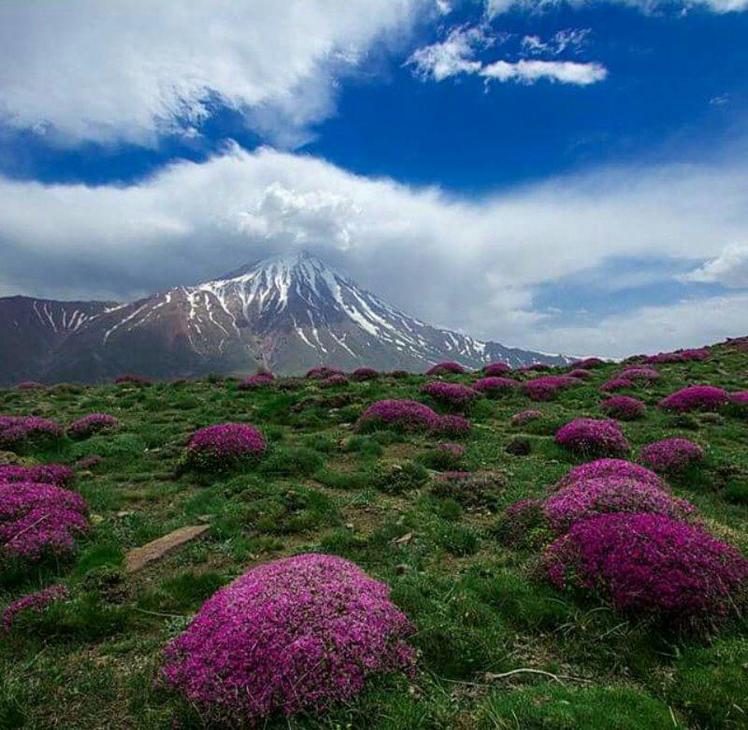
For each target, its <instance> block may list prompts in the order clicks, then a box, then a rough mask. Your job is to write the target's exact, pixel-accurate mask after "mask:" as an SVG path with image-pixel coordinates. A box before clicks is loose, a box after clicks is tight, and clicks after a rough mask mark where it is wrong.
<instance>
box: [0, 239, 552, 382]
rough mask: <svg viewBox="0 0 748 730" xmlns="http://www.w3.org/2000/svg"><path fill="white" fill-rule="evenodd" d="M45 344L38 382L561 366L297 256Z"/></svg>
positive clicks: (176, 293) (184, 290) (157, 300)
mask: <svg viewBox="0 0 748 730" xmlns="http://www.w3.org/2000/svg"><path fill="white" fill-rule="evenodd" d="M3 301H4V300H0V313H2V309H3V306H4V305H3ZM31 301H33V300H31ZM49 347H50V348H51V353H50V355H49V357H48V358H47V361H48V362H47V367H46V370H45V372H44V373H43V375H44V377H46V379H49V380H86V381H91V380H98V379H102V378H108V377H112V376H114V375H117V374H119V373H122V372H125V371H132V372H138V373H141V374H145V375H150V376H153V377H175V376H194V375H200V374H205V373H208V372H223V373H227V372H236V373H245V372H251V371H253V370H255V369H256V368H257V367H258V366H259V365H262V366H264V367H268V368H271V369H272V370H274V371H276V372H278V373H284V374H294V373H301V372H303V371H305V370H306V369H308V368H309V367H312V366H314V365H319V364H325V365H331V366H335V367H340V368H343V369H352V368H356V367H360V366H362V365H368V366H371V367H375V368H378V369H383V370H384V369H387V370H392V369H405V370H412V371H422V370H425V369H427V368H428V367H429V366H430V365H431V364H433V363H435V362H438V361H440V360H447V359H448V360H457V361H458V362H461V363H462V364H464V365H465V366H467V367H479V366H481V365H482V364H484V363H486V362H490V361H497V360H503V361H505V362H508V363H509V364H511V365H513V366H520V365H526V364H529V363H533V362H546V363H554V364H555V363H563V362H565V361H566V359H565V358H563V357H560V356H553V355H545V354H542V353H537V352H531V351H525V350H519V349H513V348H507V347H504V346H503V345H500V344H498V343H494V342H482V341H479V340H475V339H473V338H471V337H468V336H465V335H461V334H458V333H455V332H450V331H449V330H442V329H438V328H435V327H432V326H430V325H428V324H426V323H424V322H421V321H420V320H418V319H415V318H413V317H410V316H408V315H407V314H404V313H403V312H400V311H399V310H397V309H395V308H393V307H391V306H390V305H388V304H387V303H385V302H383V301H382V300H381V299H379V297H377V296H376V295H374V294H372V293H370V292H367V291H365V290H363V289H361V288H359V287H358V286H357V285H356V284H355V283H354V282H352V281H351V280H350V279H348V278H346V277H344V276H342V275H341V274H338V273H337V272H335V271H333V270H332V269H330V268H328V267H327V266H325V265H324V264H323V263H322V262H321V261H319V260H318V259H316V258H314V257H312V256H309V255H308V254H299V255H295V256H280V257H275V258H271V259H266V260H264V261H260V262H259V263H257V264H254V265H252V266H248V267H245V268H243V269H240V270H238V271H235V272H233V273H231V274H228V275H226V276H225V277H223V278H221V279H216V280H213V281H207V282H204V283H202V284H198V285H196V286H191V287H186V286H180V287H175V288H173V289H170V290H168V291H166V292H160V293H157V294H154V295H153V296H151V297H147V298H145V299H141V300H139V301H136V302H132V303H130V304H124V305H119V306H116V307H112V306H107V307H103V308H102V309H101V310H100V311H97V313H96V316H95V317H93V316H92V317H91V318H90V319H89V320H86V322H85V323H84V324H83V325H81V326H79V327H77V328H75V329H74V330H73V331H71V332H67V333H66V336H65V337H63V338H60V339H59V340H55V341H53V342H50V343H49ZM17 377H18V376H17V375H15V376H14V378H9V377H7V374H6V373H3V374H2V378H3V379H5V380H12V379H15V378H17Z"/></svg>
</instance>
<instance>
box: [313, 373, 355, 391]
mask: <svg viewBox="0 0 748 730" xmlns="http://www.w3.org/2000/svg"><path fill="white" fill-rule="evenodd" d="M348 382H349V381H348V378H347V377H346V376H345V375H343V373H335V375H330V377H328V378H325V379H324V380H323V381H322V382H321V383H320V385H322V386H323V387H325V388H334V387H336V386H339V385H348Z"/></svg>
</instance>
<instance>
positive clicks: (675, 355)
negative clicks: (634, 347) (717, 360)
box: [644, 347, 710, 364]
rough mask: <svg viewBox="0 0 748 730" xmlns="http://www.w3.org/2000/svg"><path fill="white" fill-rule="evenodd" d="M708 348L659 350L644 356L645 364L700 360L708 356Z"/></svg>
mask: <svg viewBox="0 0 748 730" xmlns="http://www.w3.org/2000/svg"><path fill="white" fill-rule="evenodd" d="M709 354H710V353H709V348H708V347H700V348H697V349H691V350H676V351H675V352H661V353H659V354H657V355H649V356H648V357H645V358H644V362H645V363H647V364H650V363H652V364H655V363H674V362H700V361H702V360H706V359H708V357H709Z"/></svg>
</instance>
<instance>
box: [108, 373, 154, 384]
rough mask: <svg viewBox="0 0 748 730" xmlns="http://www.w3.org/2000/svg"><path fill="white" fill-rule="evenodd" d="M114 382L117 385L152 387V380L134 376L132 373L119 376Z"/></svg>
mask: <svg viewBox="0 0 748 730" xmlns="http://www.w3.org/2000/svg"><path fill="white" fill-rule="evenodd" d="M114 382H115V383H116V384H117V385H150V384H151V382H152V381H151V379H150V378H146V377H145V376H143V375H133V374H132V373H126V374H124V375H118V376H117V377H116V378H115V379H114Z"/></svg>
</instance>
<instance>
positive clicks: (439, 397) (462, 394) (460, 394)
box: [421, 380, 480, 410]
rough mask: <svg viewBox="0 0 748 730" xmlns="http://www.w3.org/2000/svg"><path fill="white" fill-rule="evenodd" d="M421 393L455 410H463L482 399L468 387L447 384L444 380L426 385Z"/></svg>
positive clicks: (458, 384) (475, 391)
mask: <svg viewBox="0 0 748 730" xmlns="http://www.w3.org/2000/svg"><path fill="white" fill-rule="evenodd" d="M421 393H423V394H424V395H427V396H429V398H433V399H434V400H435V401H437V403H441V404H442V405H444V406H447V407H449V408H454V409H455V410H463V409H465V408H467V407H468V406H469V405H470V404H471V403H472V402H473V401H475V400H476V399H477V398H480V393H479V392H478V391H477V390H474V389H473V388H470V387H468V386H467V385H462V384H461V383H446V382H444V381H443V380H436V381H434V382H432V383H426V384H425V385H423V386H422V387H421Z"/></svg>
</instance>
